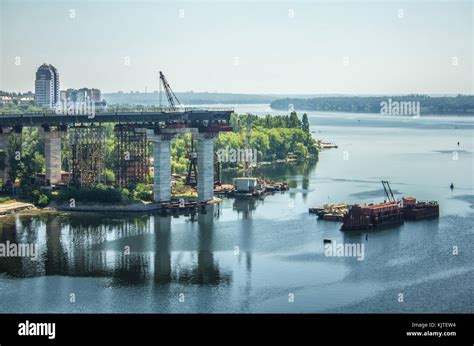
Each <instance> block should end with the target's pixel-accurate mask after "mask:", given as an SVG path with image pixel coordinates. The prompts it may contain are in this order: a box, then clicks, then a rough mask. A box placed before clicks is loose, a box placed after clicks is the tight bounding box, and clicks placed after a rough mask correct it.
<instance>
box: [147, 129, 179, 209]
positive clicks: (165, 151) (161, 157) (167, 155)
mask: <svg viewBox="0 0 474 346" xmlns="http://www.w3.org/2000/svg"><path fill="white" fill-rule="evenodd" d="M147 138H148V140H149V141H150V142H152V143H153V171H154V174H153V201H154V202H164V201H169V200H171V152H170V143H171V141H172V140H173V139H174V136H172V135H170V134H155V133H154V131H152V130H149V131H148V132H147Z"/></svg>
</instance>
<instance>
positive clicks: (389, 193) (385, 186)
mask: <svg viewBox="0 0 474 346" xmlns="http://www.w3.org/2000/svg"><path fill="white" fill-rule="evenodd" d="M382 186H383V189H384V190H385V195H386V196H387V199H388V201H389V202H391V203H396V201H395V197H394V196H393V192H392V189H391V188H390V184H389V183H388V181H387V180H382Z"/></svg>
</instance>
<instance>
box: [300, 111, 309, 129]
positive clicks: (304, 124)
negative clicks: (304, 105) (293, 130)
mask: <svg viewBox="0 0 474 346" xmlns="http://www.w3.org/2000/svg"><path fill="white" fill-rule="evenodd" d="M301 129H302V130H303V131H304V132H307V133H309V121H308V114H306V113H303V119H302V124H301Z"/></svg>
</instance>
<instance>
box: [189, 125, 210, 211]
mask: <svg viewBox="0 0 474 346" xmlns="http://www.w3.org/2000/svg"><path fill="white" fill-rule="evenodd" d="M194 139H196V140H197V175H198V176H197V189H198V200H199V201H200V202H204V201H210V200H212V199H213V198H214V138H212V137H209V135H207V134H205V133H200V134H197V135H195V136H194Z"/></svg>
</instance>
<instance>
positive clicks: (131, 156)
mask: <svg viewBox="0 0 474 346" xmlns="http://www.w3.org/2000/svg"><path fill="white" fill-rule="evenodd" d="M114 132H115V151H116V152H115V155H116V165H115V182H116V184H117V185H118V186H120V187H134V186H135V185H136V184H139V183H146V182H147V177H148V176H149V172H150V165H149V160H148V141H147V135H146V130H145V129H143V128H137V127H135V126H133V125H123V124H118V125H115V127H114Z"/></svg>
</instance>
